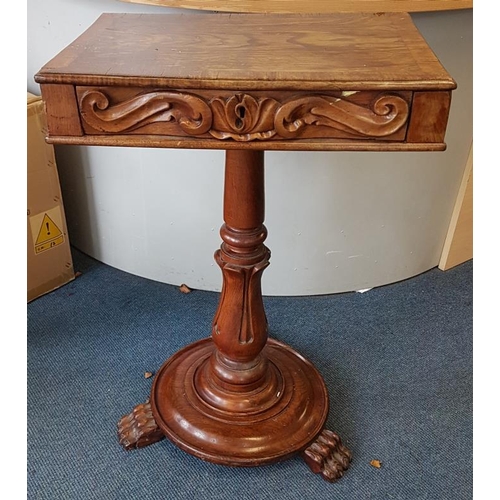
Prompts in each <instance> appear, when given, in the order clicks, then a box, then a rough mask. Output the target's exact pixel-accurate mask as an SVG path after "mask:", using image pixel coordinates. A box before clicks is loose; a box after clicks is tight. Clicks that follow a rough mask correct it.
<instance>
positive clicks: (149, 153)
mask: <svg viewBox="0 0 500 500" xmlns="http://www.w3.org/2000/svg"><path fill="white" fill-rule="evenodd" d="M71 7H72V8H71V9H69V8H68V7H67V2H64V1H63V0H51V1H47V2H35V1H31V0H30V1H29V2H28V13H29V19H28V20H29V32H30V37H29V39H28V49H29V54H28V89H29V90H30V91H32V92H37V88H36V85H35V84H34V83H33V75H34V73H35V72H36V71H37V70H38V69H39V68H40V67H41V66H42V65H43V64H44V63H45V62H46V61H47V60H48V59H50V58H51V57H52V56H53V55H55V54H56V53H57V52H58V51H59V50H60V49H62V48H63V47H64V46H65V45H66V44H67V43H69V42H70V41H71V40H72V39H74V38H75V37H76V36H78V35H79V34H80V33H81V32H82V31H83V30H84V29H85V28H86V27H87V26H88V25H89V24H90V23H91V22H93V20H94V19H95V18H96V17H97V16H98V15H99V14H100V13H101V12H105V11H115V12H116V11H123V12H139V11H143V12H154V11H161V12H165V9H160V8H154V7H150V8H148V7H145V6H138V5H133V4H122V3H117V2H112V1H103V2H99V3H96V2H91V1H82V2H80V3H79V4H75V3H72V4H71ZM186 15H189V13H187V14H186ZM412 17H413V19H414V20H415V23H416V24H417V26H418V28H419V29H420V31H421V32H422V33H423V35H424V36H425V37H426V39H427V41H428V42H429V44H430V45H431V47H432V48H433V49H434V51H435V52H436V54H437V56H438V57H439V58H440V60H441V62H442V63H443V65H444V66H445V67H446V69H447V70H448V71H449V73H450V74H451V75H452V76H453V77H454V78H455V80H456V81H457V83H458V89H457V90H456V91H455V92H454V93H453V100H452V109H451V114H450V122H449V127H448V133H447V137H446V142H447V143H448V149H447V151H445V152H443V153H335V152H328V153H326V152H325V153H317V152H301V153H296V152H267V153H266V183H267V186H266V189H267V198H266V203H267V212H266V226H267V227H268V230H269V236H268V239H267V242H266V244H267V245H268V246H269V247H270V249H271V251H272V258H271V266H270V267H269V268H268V269H267V270H266V272H265V273H264V276H263V292H264V294H267V295H313V294H325V293H336V292H345V291H353V290H359V289H366V288H372V287H375V286H380V285H384V284H387V283H392V282H395V281H399V280H402V279H405V278H408V277H411V276H414V275H416V274H419V273H421V272H423V271H426V270H428V269H430V268H432V267H435V266H436V265H437V263H438V262H439V258H440V255H441V251H442V247H443V243H444V239H445V236H446V231H447V228H448V224H449V221H450V217H451V212H452V210H453V204H454V201H455V198H456V194H457V191H458V188H459V184H460V180H461V176H462V173H463V170H464V167H465V162H466V159H467V154H468V150H469V146H470V144H471V141H472V11H470V10H465V11H452V12H434V13H425V14H414V15H413V16H412ZM75 20H77V21H78V22H76V21H75ZM47 23H49V24H47ZM47 26H49V27H50V28H48V29H47ZM44 28H46V29H44ZM56 152H57V161H58V168H59V173H60V178H61V184H62V188H63V198H64V204H65V208H66V214H67V218H68V225H69V232H70V240H71V242H72V244H73V245H74V246H76V247H77V248H79V249H80V250H82V251H84V252H85V253H88V254H89V255H91V256H93V257H95V258H96V259H98V260H100V261H102V262H105V263H106V264H109V265H111V266H114V267H117V268H120V269H123V270H125V271H127V272H130V273H134V274H137V275H140V276H144V277H147V278H150V279H154V280H158V281H162V282H165V283H170V284H176V285H178V284H181V283H186V284H187V285H188V286H190V287H192V288H197V289H202V290H220V286H221V274H220V270H219V269H218V267H217V265H216V264H215V262H214V260H213V252H214V250H215V249H216V248H217V247H218V246H219V244H220V238H219V234H218V233H219V227H220V225H221V223H222V187H223V186H222V183H223V164H224V153H223V152H222V151H195V150H161V149H139V148H128V149H125V148H109V147H108V148H106V147H79V146H66V147H57V150H56Z"/></svg>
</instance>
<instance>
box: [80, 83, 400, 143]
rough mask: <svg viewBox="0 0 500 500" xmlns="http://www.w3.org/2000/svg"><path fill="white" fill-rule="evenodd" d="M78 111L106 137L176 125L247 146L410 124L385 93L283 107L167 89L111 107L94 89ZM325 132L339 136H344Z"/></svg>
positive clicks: (387, 130)
mask: <svg viewBox="0 0 500 500" xmlns="http://www.w3.org/2000/svg"><path fill="white" fill-rule="evenodd" d="M80 112H81V116H82V118H83V120H84V121H85V122H86V123H87V124H88V125H90V126H91V127H92V128H93V129H94V130H98V131H100V132H104V133H123V132H125V133H126V132H131V131H134V130H137V129H139V128H141V127H144V126H146V125H149V124H153V123H160V122H174V123H176V124H177V125H178V126H179V127H180V129H181V130H182V132H184V133H185V134H187V135H190V136H205V137H207V136H208V135H211V136H212V137H215V138H216V139H222V140H224V139H233V140H235V141H241V142H249V141H254V140H260V141H265V140H269V139H271V138H273V137H274V138H275V139H299V138H301V137H307V138H313V137H345V134H348V136H355V137H361V138H382V137H388V136H391V135H392V134H394V133H396V132H397V131H398V130H400V129H401V128H402V127H403V126H404V125H405V123H406V122H407V121H408V118H409V104H408V102H407V101H406V100H405V99H404V98H403V97H401V96H399V95H396V94H383V95H381V96H379V97H377V98H376V99H375V100H373V101H372V103H371V104H369V105H361V104H357V103H355V102H352V101H349V100H347V99H345V98H344V97H342V96H327V95H318V94H314V95H302V96H300V97H294V98H291V99H289V100H285V101H284V102H283V103H280V102H279V101H277V100H276V99H274V98H271V97H254V96H251V95H249V94H243V93H238V94H233V95H230V96H229V97H212V98H205V97H204V96H202V95H194V94H191V93H186V92H178V91H163V90H158V91H151V92H144V93H141V94H139V95H136V96H134V97H132V98H129V99H127V100H126V101H124V102H118V103H117V104H111V99H110V98H108V96H107V95H106V94H105V93H104V91H102V90H100V89H91V90H87V91H85V92H84V93H83V95H82V97H81V98H80ZM315 129H316V130H318V134H316V132H315ZM325 129H326V130H327V129H332V130H336V131H339V132H340V134H341V135H338V134H336V133H335V132H332V133H328V132H327V131H326V132H325ZM320 130H321V132H320ZM342 134H344V135H342ZM165 135H174V134H173V133H165Z"/></svg>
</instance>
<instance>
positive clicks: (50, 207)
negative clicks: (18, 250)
mask: <svg viewBox="0 0 500 500" xmlns="http://www.w3.org/2000/svg"><path fill="white" fill-rule="evenodd" d="M45 130H46V127H45V115H44V106H43V102H42V99H41V97H39V96H35V95H33V94H30V93H29V92H28V121H27V132H28V302H30V301H31V300H33V299H36V298H37V297H39V296H40V295H43V294H45V293H48V292H50V291H52V290H55V289H56V288H58V287H60V286H62V285H64V284H65V283H68V282H69V281H71V280H73V279H74V278H75V273H74V270H73V259H72V257H71V250H70V245H69V239H68V233H67V227H66V217H65V215H64V206H63V202H62V196H61V187H60V184H59V176H58V174H57V167H56V161H55V156H54V148H53V146H52V145H50V144H47V143H46V142H45V135H46V133H45Z"/></svg>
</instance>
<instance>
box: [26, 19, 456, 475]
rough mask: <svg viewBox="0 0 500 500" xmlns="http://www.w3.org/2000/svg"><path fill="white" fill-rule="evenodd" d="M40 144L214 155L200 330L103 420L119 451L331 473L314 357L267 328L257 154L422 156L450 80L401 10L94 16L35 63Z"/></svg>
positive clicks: (333, 438) (335, 458) (330, 437)
mask: <svg viewBox="0 0 500 500" xmlns="http://www.w3.org/2000/svg"><path fill="white" fill-rule="evenodd" d="M36 81H37V82H39V83H40V84H41V90H42V96H43V98H44V100H45V103H46V107H47V111H48V117H47V118H48V120H47V122H48V132H49V137H48V140H49V141H50V142H52V143H56V144H89V145H92V144H93V145H110V146H140V147H174V148H198V149H203V148H206V149H213V148H217V149H225V150H226V170H225V187H224V225H223V226H222V228H221V237H222V245H221V247H220V249H219V250H218V251H217V252H216V254H215V259H216V261H217V263H218V264H219V266H220V267H221V270H222V278H223V287H222V292H221V295H220V302H219V306H218V309H217V311H216V314H215V317H214V321H213V325H212V338H208V339H203V340H200V341H198V342H195V343H194V344H191V345H189V346H187V347H185V348H184V349H182V350H181V351H179V352H178V353H177V354H175V355H174V356H172V357H171V358H170V359H168V360H167V361H166V362H165V363H164V365H163V366H162V367H161V369H160V370H159V371H158V372H157V375H156V377H155V380H154V383H153V387H152V391H151V402H150V403H145V404H144V405H138V406H136V408H134V409H133V410H132V412H131V413H130V414H129V415H125V416H124V417H122V419H121V420H120V422H119V437H120V442H121V443H122V445H123V446H124V447H125V448H127V449H130V448H135V447H141V446H146V445H147V444H150V443H152V442H155V441H158V440H159V439H162V438H163V437H164V436H167V437H168V438H169V439H170V440H171V441H173V442H174V443H175V444H176V445H177V446H179V447H180V448H182V449H184V450H186V451H187V452H189V453H192V454H193V455H195V456H197V457H200V458H202V459H205V460H210V461H212V462H216V463H220V464H226V465H239V466H253V465H259V464H266V463H270V462H275V461H277V460H283V459H285V458H287V457H290V456H291V455H293V454H295V453H302V456H303V457H304V459H305V461H306V463H307V464H308V465H309V466H310V468H311V469H312V470H313V472H316V473H320V474H321V475H322V476H323V477H324V478H325V479H327V480H329V481H335V480H337V479H338V478H340V477H341V476H342V475H343V473H344V471H345V470H346V469H347V467H348V465H349V462H350V460H351V454H350V452H349V451H348V450H347V449H346V448H345V447H344V446H343V444H342V442H341V440H340V438H339V437H338V436H337V435H336V434H334V433H332V432H330V431H327V430H325V429H324V424H325V421H326V418H327V414H328V393H327V390H326V387H325V384H324V382H323V380H322V378H321V375H320V374H319V373H318V372H317V370H316V369H315V368H314V366H313V365H312V364H311V363H310V362H309V361H307V360H306V359H304V358H303V357H302V356H301V355H300V354H298V353H297V352H295V351H294V350H293V349H291V348H290V347H289V346H286V345H284V344H281V343H279V342H277V341H275V340H273V339H269V338H268V326H267V319H266V315H265V311H264V306H263V301H262V293H261V276H262V273H263V271H264V269H265V268H266V267H267V266H268V264H269V257H270V253H269V250H268V249H267V247H266V246H265V245H264V241H265V239H266V235H267V230H266V228H265V226H264V150H270V149H275V150H306V151H307V150H344V151H353V150H356V151H359V150H367V151H368V150H373V151H407V150H418V151H434V150H442V149H444V147H445V144H444V136H445V131H446V125H447V120H448V112H449V107H450V97H451V91H452V90H453V89H454V88H455V86H456V85H455V82H454V81H453V79H452V78H451V77H450V76H449V75H448V73H447V72H446V71H445V69H444V68H443V67H442V66H441V64H440V63H439V61H438V60H437V58H436V57H435V55H434V54H433V53H432V51H431V50H430V49H429V47H428V46H427V44H426V43H425V41H424V40H423V38H422V37H421V35H420V34H419V33H418V31H417V30H416V28H415V26H414V25H413V23H412V22H411V18H410V16H409V15H408V14H396V13H391V14H380V13H379V14H366V13H364V14H346V13H342V14H335V15H300V16H297V15H296V16H292V15H269V16H266V15H233V16H231V15H225V14H213V15H199V14H197V15H195V14H192V15H173V14H167V15H134V14H104V15H102V16H101V17H100V18H99V19H98V20H97V21H96V22H95V23H94V24H93V25H92V26H91V27H90V28H89V29H88V30H87V31H86V32H85V33H84V34H82V36H81V37H79V39H78V40H76V41H75V42H74V43H72V44H70V45H69V46H68V47H67V48H66V49H64V50H63V51H62V52H61V53H60V54H59V55H57V56H56V57H55V58H54V59H53V60H52V61H50V62H49V63H47V64H46V65H45V66H44V67H43V68H42V69H41V70H40V72H39V73H38V74H37V75H36Z"/></svg>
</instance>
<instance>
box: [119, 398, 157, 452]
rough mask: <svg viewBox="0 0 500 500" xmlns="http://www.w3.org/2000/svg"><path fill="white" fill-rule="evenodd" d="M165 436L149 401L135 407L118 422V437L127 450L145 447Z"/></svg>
mask: <svg viewBox="0 0 500 500" xmlns="http://www.w3.org/2000/svg"><path fill="white" fill-rule="evenodd" d="M164 437H165V436H164V435H163V433H162V432H161V430H160V428H159V427H158V425H156V422H155V419H154V417H153V412H152V411H151V404H150V403H149V401H147V402H146V403H142V404H140V405H137V406H136V407H134V409H133V410H132V411H131V412H130V413H129V414H128V415H124V416H123V417H122V418H121V419H120V421H119V422H118V438H119V440H120V444H121V445H122V446H123V447H124V448H125V449H126V450H132V449H134V448H144V447H145V446H148V445H150V444H153V443H157V442H158V441H161V440H162V439H163V438H164Z"/></svg>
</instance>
